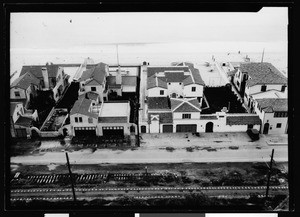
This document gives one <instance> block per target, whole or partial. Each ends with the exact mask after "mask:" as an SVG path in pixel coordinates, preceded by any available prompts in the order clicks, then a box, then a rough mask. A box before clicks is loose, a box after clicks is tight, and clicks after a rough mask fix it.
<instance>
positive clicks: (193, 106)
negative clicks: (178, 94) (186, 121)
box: [171, 98, 201, 112]
mask: <svg viewBox="0 0 300 217" xmlns="http://www.w3.org/2000/svg"><path fill="white" fill-rule="evenodd" d="M171 109H172V111H173V112H200V111H201V108H200V103H199V102H198V100H197V99H196V98H191V99H180V98H177V99H173V98H172V99H171Z"/></svg>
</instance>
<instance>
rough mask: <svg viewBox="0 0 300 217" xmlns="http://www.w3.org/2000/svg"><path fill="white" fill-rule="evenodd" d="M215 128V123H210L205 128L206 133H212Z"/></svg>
mask: <svg viewBox="0 0 300 217" xmlns="http://www.w3.org/2000/svg"><path fill="white" fill-rule="evenodd" d="M213 128H214V123H213V122H208V123H207V124H206V126H205V132H206V133H212V132H213Z"/></svg>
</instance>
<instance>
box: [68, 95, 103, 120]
mask: <svg viewBox="0 0 300 217" xmlns="http://www.w3.org/2000/svg"><path fill="white" fill-rule="evenodd" d="M91 103H92V100H90V99H86V98H85V97H80V98H79V99H78V100H77V101H76V102H75V103H74V106H73V108H72V109H71V112H70V115H74V114H82V115H86V116H89V117H92V118H97V117H98V115H97V114H95V113H92V112H89V108H90V106H91Z"/></svg>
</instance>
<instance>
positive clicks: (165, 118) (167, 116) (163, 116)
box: [148, 112, 173, 124]
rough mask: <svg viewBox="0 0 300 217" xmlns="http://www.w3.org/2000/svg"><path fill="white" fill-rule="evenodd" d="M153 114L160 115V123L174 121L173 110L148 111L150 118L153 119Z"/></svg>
mask: <svg viewBox="0 0 300 217" xmlns="http://www.w3.org/2000/svg"><path fill="white" fill-rule="evenodd" d="M151 115H158V116H159V123H160V124H171V123H173V115H172V112H161V113H152V112H151V113H150V112H149V113H148V120H151Z"/></svg>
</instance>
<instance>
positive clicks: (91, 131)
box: [74, 127, 96, 136]
mask: <svg viewBox="0 0 300 217" xmlns="http://www.w3.org/2000/svg"><path fill="white" fill-rule="evenodd" d="M74 130H75V136H96V127H74Z"/></svg>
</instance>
